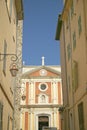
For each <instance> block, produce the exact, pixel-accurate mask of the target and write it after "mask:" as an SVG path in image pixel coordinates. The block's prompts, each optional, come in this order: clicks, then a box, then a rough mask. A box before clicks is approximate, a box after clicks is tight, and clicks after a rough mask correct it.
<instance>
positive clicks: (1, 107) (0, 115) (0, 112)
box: [0, 103, 3, 130]
mask: <svg viewBox="0 0 87 130" xmlns="http://www.w3.org/2000/svg"><path fill="white" fill-rule="evenodd" d="M2 117H3V105H2V103H0V130H2Z"/></svg>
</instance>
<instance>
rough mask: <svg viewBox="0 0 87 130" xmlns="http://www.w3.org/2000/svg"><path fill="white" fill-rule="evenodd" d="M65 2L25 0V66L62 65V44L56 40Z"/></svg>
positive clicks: (60, 0) (58, 0)
mask: <svg viewBox="0 0 87 130" xmlns="http://www.w3.org/2000/svg"><path fill="white" fill-rule="evenodd" d="M62 8H63V0H24V22H23V51H22V52H23V61H24V62H25V65H41V57H42V56H44V57H45V65H60V43H59V41H56V40H55V35H56V27H57V22H58V15H59V14H60V13H61V11H62Z"/></svg>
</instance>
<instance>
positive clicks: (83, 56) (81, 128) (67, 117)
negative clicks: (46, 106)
mask: <svg viewBox="0 0 87 130" xmlns="http://www.w3.org/2000/svg"><path fill="white" fill-rule="evenodd" d="M56 40H60V50H61V76H62V81H63V82H62V86H63V99H64V101H63V103H64V109H63V110H64V111H62V112H63V113H62V114H63V118H64V122H63V124H62V128H63V130H85V129H86V128H87V0H65V1H64V8H63V11H62V13H61V14H60V15H59V18H58V25H57V30H56Z"/></svg>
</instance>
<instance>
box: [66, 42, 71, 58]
mask: <svg viewBox="0 0 87 130" xmlns="http://www.w3.org/2000/svg"><path fill="white" fill-rule="evenodd" d="M67 57H68V61H69V60H70V57H71V47H70V44H68V45H67Z"/></svg>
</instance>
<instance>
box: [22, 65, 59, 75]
mask: <svg viewBox="0 0 87 130" xmlns="http://www.w3.org/2000/svg"><path fill="white" fill-rule="evenodd" d="M60 76H61V72H60V71H57V70H55V69H52V68H51V67H47V66H41V67H36V68H35V69H33V70H30V71H29V70H27V72H25V73H24V74H23V75H22V78H32V77H33V78H38V77H42V78H46V77H60Z"/></svg>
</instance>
